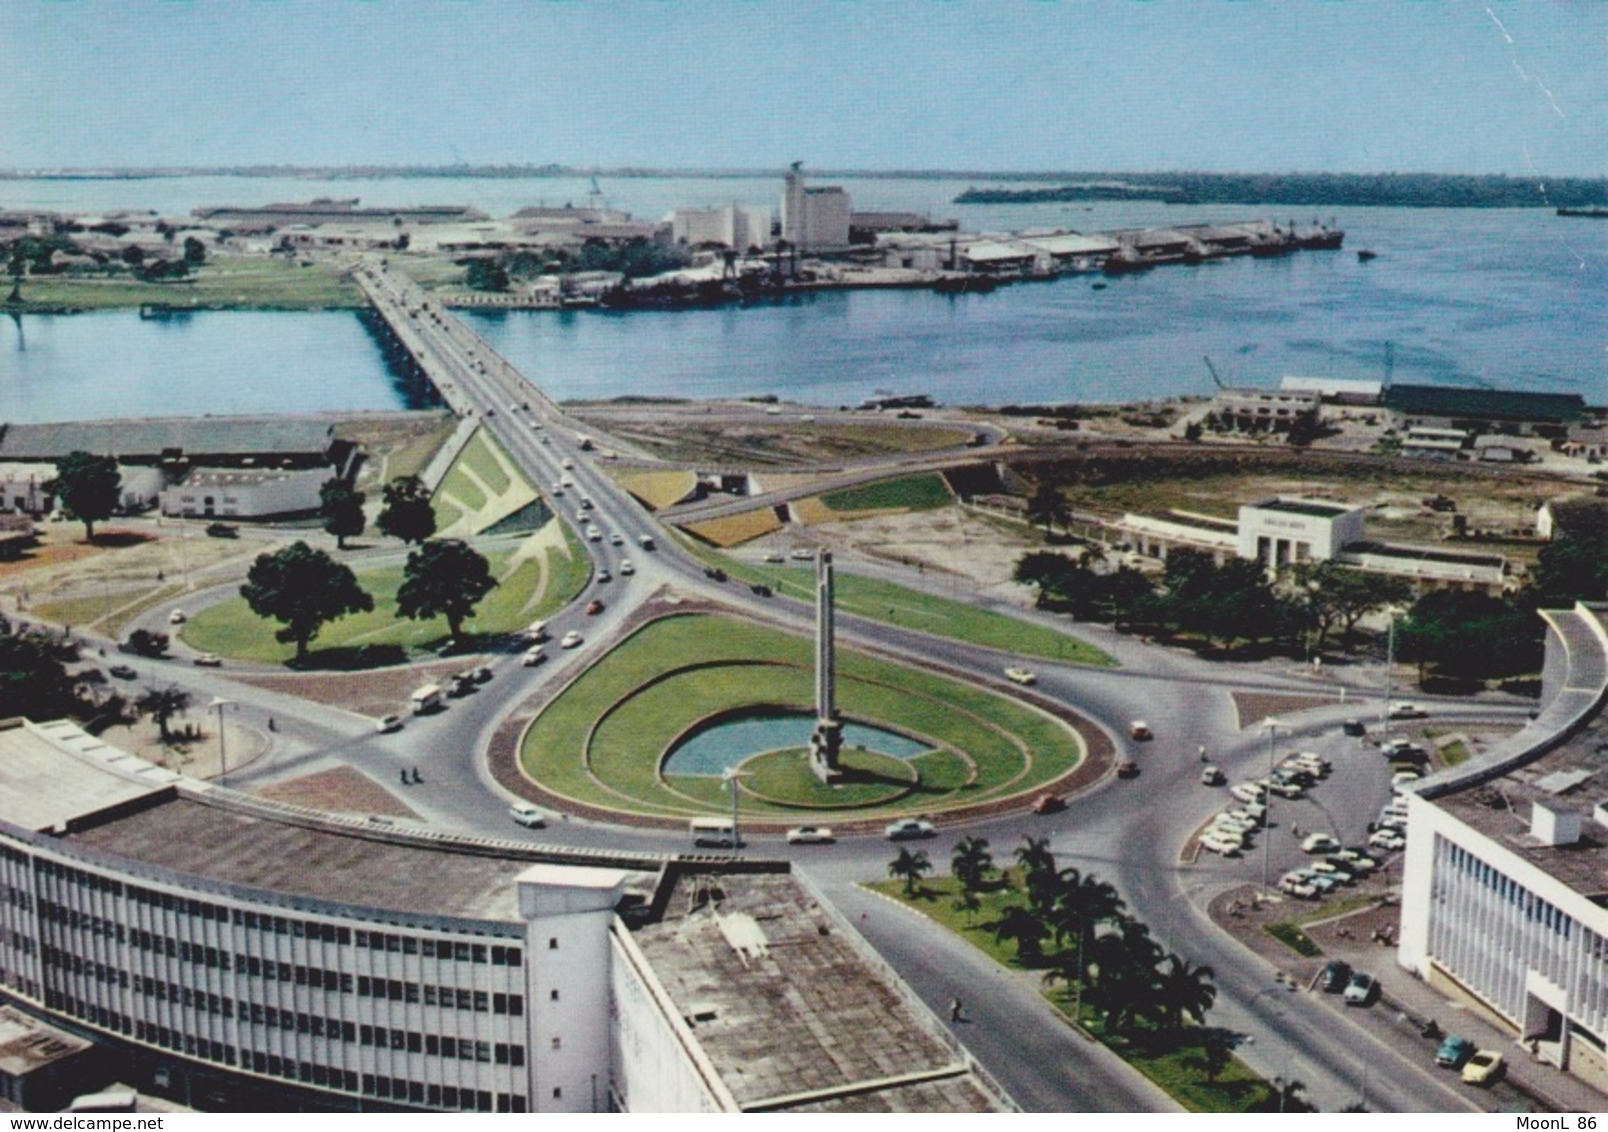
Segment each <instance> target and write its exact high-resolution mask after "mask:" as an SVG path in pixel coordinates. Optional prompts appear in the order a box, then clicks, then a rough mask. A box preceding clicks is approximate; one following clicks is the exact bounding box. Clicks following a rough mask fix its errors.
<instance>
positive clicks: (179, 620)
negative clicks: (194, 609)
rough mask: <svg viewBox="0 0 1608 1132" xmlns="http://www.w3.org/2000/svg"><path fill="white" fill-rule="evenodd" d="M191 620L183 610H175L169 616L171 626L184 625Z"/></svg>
mask: <svg viewBox="0 0 1608 1132" xmlns="http://www.w3.org/2000/svg"><path fill="white" fill-rule="evenodd" d="M189 619H190V617H189V615H188V614H187V613H185V612H184V610H182V609H175V610H174V611H173V612H171V613H169V614H168V624H169V625H183V624H184V623H185V622H186V621H188V620H189Z"/></svg>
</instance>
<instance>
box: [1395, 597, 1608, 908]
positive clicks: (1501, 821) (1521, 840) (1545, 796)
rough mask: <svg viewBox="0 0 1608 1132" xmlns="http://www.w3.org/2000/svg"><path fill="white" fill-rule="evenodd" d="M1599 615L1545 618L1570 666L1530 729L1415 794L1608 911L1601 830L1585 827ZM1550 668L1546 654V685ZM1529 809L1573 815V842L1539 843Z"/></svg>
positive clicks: (1605, 769) (1606, 744)
mask: <svg viewBox="0 0 1608 1132" xmlns="http://www.w3.org/2000/svg"><path fill="white" fill-rule="evenodd" d="M1603 615H1604V611H1603V610H1600V609H1598V610H1591V611H1584V612H1583V611H1580V610H1571V611H1550V612H1549V613H1548V620H1549V621H1550V622H1551V623H1552V625H1553V627H1554V631H1555V633H1556V635H1557V637H1558V639H1559V641H1560V642H1561V643H1562V644H1563V646H1564V654H1565V656H1566V659H1567V661H1568V671H1567V674H1566V675H1565V676H1564V678H1563V680H1562V687H1561V688H1560V690H1559V691H1558V692H1557V694H1556V695H1555V696H1554V698H1553V699H1552V700H1550V701H1548V702H1547V703H1546V704H1545V706H1544V707H1543V708H1542V711H1541V714H1540V716H1539V717H1538V718H1537V719H1536V720H1535V722H1533V723H1532V724H1531V725H1530V726H1529V727H1527V728H1525V729H1524V730H1523V731H1520V732H1519V733H1518V734H1517V735H1514V736H1511V737H1510V738H1508V739H1506V740H1504V741H1503V742H1502V743H1501V744H1498V746H1497V747H1495V748H1493V749H1492V750H1491V751H1490V752H1488V753H1487V754H1486V755H1484V756H1482V758H1481V759H1480V760H1479V761H1478V762H1477V763H1465V764H1463V765H1462V766H1460V767H1457V768H1455V769H1454V770H1452V771H1443V772H1441V773H1440V774H1437V775H1433V776H1431V777H1430V778H1427V779H1425V780H1424V783H1423V784H1422V786H1421V787H1420V789H1419V791H1418V792H1419V793H1421V794H1423V795H1425V796H1426V797H1428V798H1430V799H1431V800H1432V801H1433V802H1434V804H1435V805H1437V806H1439V807H1441V808H1442V809H1444V810H1446V811H1447V812H1449V813H1451V814H1452V815H1453V816H1455V817H1456V818H1457V819H1458V820H1460V821H1462V822H1463V823H1464V824H1465V825H1468V826H1470V827H1471V828H1473V829H1475V830H1476V831H1478V832H1479V833H1482V834H1484V835H1485V836H1486V837H1489V838H1490V839H1491V840H1493V841H1496V842H1498V843H1500V844H1501V845H1502V846H1503V847H1504V848H1506V849H1508V850H1510V851H1511V852H1513V853H1515V854H1517V855H1518V856H1520V857H1522V858H1524V859H1525V860H1526V861H1528V862H1530V863H1531V864H1533V865H1534V866H1535V867H1536V868H1538V869H1541V870H1542V871H1543V872H1546V873H1548V874H1550V875H1551V876H1554V877H1556V878H1558V879H1559V880H1560V881H1562V882H1563V883H1564V884H1566V885H1568V886H1569V887H1570V888H1572V889H1574V890H1575V891H1576V892H1579V893H1581V894H1582V895H1584V896H1586V897H1587V898H1589V899H1591V900H1592V901H1594V902H1595V903H1597V904H1599V905H1603V906H1608V827H1604V826H1602V825H1599V824H1598V823H1597V822H1595V821H1593V820H1592V813H1593V810H1594V809H1595V807H1596V806H1597V805H1598V804H1599V803H1603V802H1608V716H1605V715H1604V714H1603V712H1602V711H1601V710H1600V709H1599V708H1597V707H1596V706H1595V705H1596V704H1597V701H1598V699H1599V698H1600V696H1601V692H1602V689H1603V687H1604V686H1605V684H1608V654H1605V653H1604V650H1603V645H1602V641H1601V638H1599V637H1598V636H1597V635H1596V629H1595V627H1594V626H1593V624H1592V621H1593V620H1597V621H1601V619H1602V618H1603ZM1552 664H1553V653H1552V650H1549V655H1548V666H1549V667H1548V673H1547V678H1548V680H1549V682H1550V681H1551V679H1552V670H1551V666H1552ZM1583 711H1584V712H1586V713H1588V714H1587V717H1586V719H1585V721H1584V725H1583V726H1582V727H1581V728H1580V729H1579V730H1578V731H1576V732H1575V733H1574V734H1573V735H1572V736H1571V737H1570V738H1569V739H1567V740H1566V741H1564V742H1563V743H1561V744H1560V745H1558V746H1557V747H1554V748H1552V749H1551V750H1549V751H1547V752H1546V753H1545V754H1543V755H1542V756H1540V757H1539V758H1533V759H1530V760H1528V761H1519V762H1516V763H1515V764H1514V765H1512V766H1510V767H1508V768H1507V769H1506V770H1501V767H1502V765H1503V764H1504V763H1507V762H1513V761H1514V759H1515V756H1516V755H1518V754H1519V753H1520V752H1522V750H1523V749H1524V748H1526V747H1527V746H1529V745H1530V744H1533V743H1534V742H1535V740H1536V738H1537V736H1538V735H1545V734H1548V733H1555V732H1557V731H1559V730H1566V729H1567V727H1568V726H1569V724H1570V723H1571V722H1573V721H1574V720H1575V719H1578V718H1579V716H1580V714H1581V713H1582V712H1583ZM1486 767H1494V768H1496V769H1495V771H1494V772H1493V771H1487V770H1485V769H1484V768H1486ZM1536 802H1540V803H1542V804H1544V805H1546V806H1547V807H1549V808H1551V809H1553V810H1568V811H1573V812H1575V813H1578V814H1580V815H1581V818H1582V821H1581V824H1580V840H1579V841H1577V842H1575V843H1574V844H1572V845H1559V846H1548V845H1542V844H1540V843H1539V842H1538V841H1537V840H1536V839H1535V838H1534V837H1533V836H1531V834H1530V816H1531V807H1532V804H1533V803H1536Z"/></svg>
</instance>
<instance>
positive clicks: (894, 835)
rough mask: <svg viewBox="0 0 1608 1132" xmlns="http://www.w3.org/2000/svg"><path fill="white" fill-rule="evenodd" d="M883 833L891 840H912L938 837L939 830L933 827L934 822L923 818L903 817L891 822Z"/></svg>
mask: <svg viewBox="0 0 1608 1132" xmlns="http://www.w3.org/2000/svg"><path fill="white" fill-rule="evenodd" d="M882 835H883V836H884V837H886V838H887V839H888V840H889V841H910V840H912V839H914V838H918V837H936V836H938V831H937V830H936V829H934V828H933V826H932V822H930V821H924V820H923V819H921V818H903V819H901V820H899V821H896V822H890V823H889V824H888V826H887V827H886V828H885V829H883V831H882Z"/></svg>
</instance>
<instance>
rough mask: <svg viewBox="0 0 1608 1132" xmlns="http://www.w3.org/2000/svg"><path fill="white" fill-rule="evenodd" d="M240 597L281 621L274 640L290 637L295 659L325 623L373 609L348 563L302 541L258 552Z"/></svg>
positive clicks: (258, 611) (258, 612)
mask: <svg viewBox="0 0 1608 1132" xmlns="http://www.w3.org/2000/svg"><path fill="white" fill-rule="evenodd" d="M240 596H241V597H243V598H245V599H246V604H247V605H249V606H251V611H252V612H253V613H255V614H256V615H257V616H258V617H268V618H272V619H273V620H275V621H279V622H282V623H283V624H284V628H283V629H280V630H279V631H278V632H277V633H275V634H274V639H275V640H277V641H282V642H286V643H288V642H292V641H294V642H295V644H296V660H297V661H298V662H299V661H302V660H305V659H306V657H307V644H308V642H309V641H311V640H313V638H315V637H317V636H318V631H319V630H320V629H321V628H323V627H324V625H325V624H326V623H327V622H330V621H334V620H335V619H336V618H338V617H344V616H346V614H348V613H363V612H367V611H368V610H371V609H373V608H374V598H373V597H372V596H371V595H370V594H368V593H367V592H366V591H365V590H364V589H363V588H362V587H361V586H359V585H358V584H357V578H356V576H355V575H353V573H352V571H351V570H350V569H349V568H347V567H346V566H343V565H341V564H340V563H339V562H336V561H335V560H334V559H333V558H331V557H330V556H329V555H327V554H325V553H324V552H323V551H322V550H314V549H313V548H312V547H310V546H308V545H307V544H306V543H305V542H294V543H291V544H290V545H289V546H287V547H285V548H284V549H283V550H281V551H278V552H277V553H274V554H260V555H258V556H257V560H256V561H255V562H253V563H252V564H251V570H250V572H249V573H247V575H246V584H245V585H243V586H241V587H240Z"/></svg>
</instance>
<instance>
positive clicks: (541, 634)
mask: <svg viewBox="0 0 1608 1132" xmlns="http://www.w3.org/2000/svg"><path fill="white" fill-rule="evenodd" d="M525 639H526V640H527V641H534V642H535V643H536V644H541V642H543V641H545V640H546V639H547V622H545V621H532V622H531V623H530V627H529V628H528V629H526V630H525Z"/></svg>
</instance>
